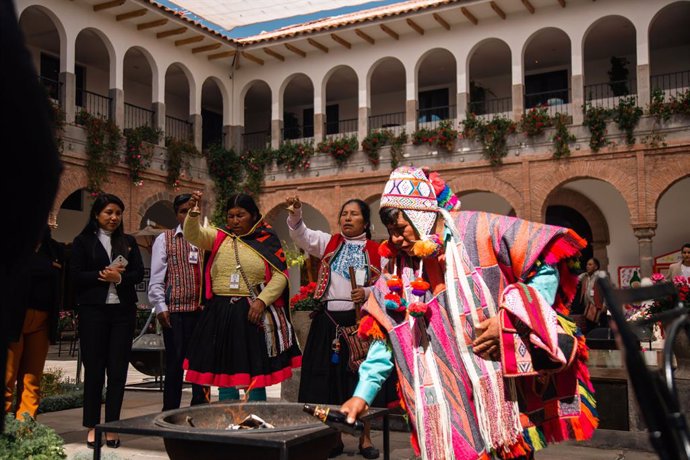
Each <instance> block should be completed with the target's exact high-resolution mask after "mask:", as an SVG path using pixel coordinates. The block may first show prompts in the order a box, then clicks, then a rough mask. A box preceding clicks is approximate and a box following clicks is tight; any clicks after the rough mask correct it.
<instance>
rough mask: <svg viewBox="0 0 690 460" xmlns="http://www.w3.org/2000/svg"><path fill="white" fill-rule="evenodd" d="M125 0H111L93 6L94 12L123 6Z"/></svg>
mask: <svg viewBox="0 0 690 460" xmlns="http://www.w3.org/2000/svg"><path fill="white" fill-rule="evenodd" d="M125 1H126V0H112V1H110V2H104V3H97V4H95V5H94V6H93V10H94V11H103V10H107V9H109V8H115V7H118V6H122V5H124V4H125Z"/></svg>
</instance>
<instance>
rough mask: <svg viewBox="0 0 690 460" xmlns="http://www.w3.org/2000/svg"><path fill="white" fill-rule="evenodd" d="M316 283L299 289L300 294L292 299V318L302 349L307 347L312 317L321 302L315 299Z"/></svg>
mask: <svg viewBox="0 0 690 460" xmlns="http://www.w3.org/2000/svg"><path fill="white" fill-rule="evenodd" d="M315 292H316V283H315V282H313V281H312V282H311V283H308V284H306V285H304V286H302V287H300V288H299V292H298V293H297V294H295V295H294V296H292V297H291V298H290V317H291V318H292V325H293V327H294V328H295V333H296V334H297V340H298V341H299V344H300V346H301V347H302V349H304V347H305V346H306V343H307V336H308V335H309V326H310V324H311V315H312V313H313V312H314V311H315V310H316V309H317V308H318V307H319V303H320V302H319V301H318V300H317V299H315V298H314V293H315Z"/></svg>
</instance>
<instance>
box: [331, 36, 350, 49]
mask: <svg viewBox="0 0 690 460" xmlns="http://www.w3.org/2000/svg"><path fill="white" fill-rule="evenodd" d="M331 38H332V39H333V40H335V41H336V42H337V43H339V44H341V45H343V46H344V47H345V48H347V49H350V48H352V43H350V42H349V41H347V40H345V39H344V38H342V37H340V36H339V35H336V34H331Z"/></svg>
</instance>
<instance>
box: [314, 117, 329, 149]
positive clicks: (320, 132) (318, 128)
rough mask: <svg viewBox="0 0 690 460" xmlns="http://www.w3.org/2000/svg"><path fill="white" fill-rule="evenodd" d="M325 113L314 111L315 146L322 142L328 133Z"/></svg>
mask: <svg viewBox="0 0 690 460" xmlns="http://www.w3.org/2000/svg"><path fill="white" fill-rule="evenodd" d="M324 118H325V117H324V115H323V113H314V147H316V144H318V143H319V142H321V141H322V140H323V138H324V137H325V135H326V133H325V130H324V126H323V123H324Z"/></svg>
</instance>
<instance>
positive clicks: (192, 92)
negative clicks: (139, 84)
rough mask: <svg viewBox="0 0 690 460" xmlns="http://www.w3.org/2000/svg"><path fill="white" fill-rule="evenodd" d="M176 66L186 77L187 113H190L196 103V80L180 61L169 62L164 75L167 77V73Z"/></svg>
mask: <svg viewBox="0 0 690 460" xmlns="http://www.w3.org/2000/svg"><path fill="white" fill-rule="evenodd" d="M173 66H176V67H177V68H179V69H180V70H181V71H182V73H183V74H184V75H185V77H187V85H188V86H189V113H192V111H193V110H194V107H196V104H197V101H196V97H197V93H196V79H195V78H194V74H193V73H192V71H191V70H189V67H187V66H186V65H185V64H183V63H181V62H180V61H175V62H171V63H170V65H168V67H167V68H166V69H165V75H166V77H167V75H168V71H169V70H170V69H171V68H172V67H173ZM164 89H165V88H164Z"/></svg>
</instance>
